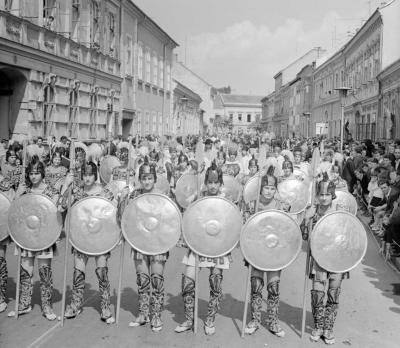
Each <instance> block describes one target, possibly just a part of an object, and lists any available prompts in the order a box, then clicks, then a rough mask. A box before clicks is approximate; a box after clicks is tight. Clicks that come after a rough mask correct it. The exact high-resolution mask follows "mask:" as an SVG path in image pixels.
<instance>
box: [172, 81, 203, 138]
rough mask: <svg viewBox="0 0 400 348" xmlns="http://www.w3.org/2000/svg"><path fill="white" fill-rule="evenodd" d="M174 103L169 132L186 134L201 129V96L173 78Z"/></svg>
mask: <svg viewBox="0 0 400 348" xmlns="http://www.w3.org/2000/svg"><path fill="white" fill-rule="evenodd" d="M173 84H174V94H173V96H174V104H173V114H172V119H171V127H170V131H171V132H170V134H171V135H180V136H187V135H190V134H199V133H201V132H202V131H203V110H202V109H201V108H200V104H201V102H202V99H201V97H200V96H199V95H198V94H196V93H194V92H193V91H192V90H191V89H189V88H187V87H186V86H184V85H182V84H181V83H179V82H178V81H176V80H175V79H173Z"/></svg>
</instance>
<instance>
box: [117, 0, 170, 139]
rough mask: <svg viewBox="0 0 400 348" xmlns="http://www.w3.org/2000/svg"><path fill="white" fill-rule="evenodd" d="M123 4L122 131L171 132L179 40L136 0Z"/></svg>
mask: <svg viewBox="0 0 400 348" xmlns="http://www.w3.org/2000/svg"><path fill="white" fill-rule="evenodd" d="M121 6H122V11H121V13H122V18H121V28H122V31H121V36H120V42H121V47H122V51H123V57H122V58H121V73H122V78H123V80H122V85H121V87H122V88H121V89H122V105H121V109H122V110H121V111H122V112H121V114H122V120H121V129H122V134H123V135H124V136H127V135H129V134H131V135H134V134H136V133H138V134H141V135H146V134H158V135H161V134H168V133H171V130H172V123H171V119H172V105H173V96H172V94H173V86H172V73H171V72H172V63H173V50H174V48H175V47H177V45H178V44H177V43H176V42H175V41H174V40H173V39H172V38H171V37H170V36H169V35H168V34H167V33H166V32H165V31H163V30H162V29H161V28H160V27H159V26H158V25H157V23H155V22H154V21H153V20H152V19H150V18H149V17H148V16H147V15H146V14H145V13H144V12H143V11H142V10H140V9H139V8H138V7H137V6H136V5H135V4H134V3H133V2H132V1H130V0H121Z"/></svg>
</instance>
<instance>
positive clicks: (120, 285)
mask: <svg viewBox="0 0 400 348" xmlns="http://www.w3.org/2000/svg"><path fill="white" fill-rule="evenodd" d="M128 144H129V145H128V167H127V168H126V186H127V187H129V184H130V182H129V180H130V173H131V166H132V137H129V139H128ZM124 255H125V239H124V237H121V251H120V259H119V278H118V290H117V311H116V314H115V317H116V322H117V324H118V323H119V314H120V309H121V290H122V273H123V270H124Z"/></svg>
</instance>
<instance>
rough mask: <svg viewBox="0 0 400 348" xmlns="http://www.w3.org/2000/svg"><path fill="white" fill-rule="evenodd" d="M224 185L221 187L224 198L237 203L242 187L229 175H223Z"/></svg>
mask: <svg viewBox="0 0 400 348" xmlns="http://www.w3.org/2000/svg"><path fill="white" fill-rule="evenodd" d="M223 180H224V185H223V186H222V187H221V192H222V193H223V194H224V197H225V198H226V199H228V200H230V201H231V202H235V203H236V202H237V201H239V198H240V193H241V190H242V185H240V183H239V182H238V181H237V180H236V179H235V178H234V177H233V176H231V175H224V177H223Z"/></svg>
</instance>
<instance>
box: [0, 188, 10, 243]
mask: <svg viewBox="0 0 400 348" xmlns="http://www.w3.org/2000/svg"><path fill="white" fill-rule="evenodd" d="M10 205H11V202H10V200H9V199H8V198H7V197H6V195H4V194H3V193H2V192H0V242H1V241H2V240H3V239H5V238H7V237H8V234H9V233H8V210H9V209H10Z"/></svg>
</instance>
